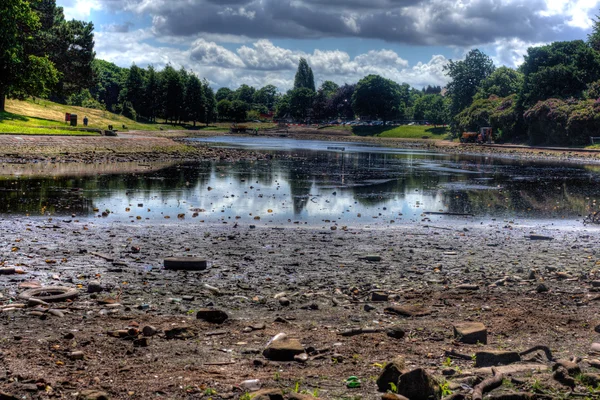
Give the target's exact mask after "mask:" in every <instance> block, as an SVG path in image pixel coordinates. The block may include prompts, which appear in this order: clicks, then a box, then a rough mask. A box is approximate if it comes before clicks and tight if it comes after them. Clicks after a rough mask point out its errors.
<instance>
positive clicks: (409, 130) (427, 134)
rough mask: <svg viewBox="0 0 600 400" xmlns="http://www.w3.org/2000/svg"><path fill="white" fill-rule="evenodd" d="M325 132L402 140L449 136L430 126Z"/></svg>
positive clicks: (339, 127) (367, 128)
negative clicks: (340, 132)
mask: <svg viewBox="0 0 600 400" xmlns="http://www.w3.org/2000/svg"><path fill="white" fill-rule="evenodd" d="M327 130H343V131H348V132H352V134H354V135H356V136H377V137H383V138H403V139H445V138H446V137H447V136H448V135H449V134H450V131H449V130H448V128H444V127H437V128H435V127H433V126H430V125H429V126H428V125H401V126H332V127H328V128H325V129H323V131H327Z"/></svg>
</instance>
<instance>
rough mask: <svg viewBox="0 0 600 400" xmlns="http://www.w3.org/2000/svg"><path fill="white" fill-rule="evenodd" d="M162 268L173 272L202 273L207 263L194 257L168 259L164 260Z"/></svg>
mask: <svg viewBox="0 0 600 400" xmlns="http://www.w3.org/2000/svg"><path fill="white" fill-rule="evenodd" d="M164 267H165V269H168V270H175V271H179V270H182V271H204V270H205V269H206V268H208V261H206V260H204V259H201V258H196V257H169V258H165V259H164Z"/></svg>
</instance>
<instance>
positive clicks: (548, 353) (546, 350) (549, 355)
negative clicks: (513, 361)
mask: <svg viewBox="0 0 600 400" xmlns="http://www.w3.org/2000/svg"><path fill="white" fill-rule="evenodd" d="M538 350H541V351H543V352H544V354H545V355H546V358H547V359H548V361H554V357H552V352H551V351H550V348H549V347H548V346H540V345H538V346H533V347H532V348H530V349H527V350H525V351H522V352H520V353H519V355H520V356H521V357H523V356H525V355H527V354H529V353H533V352H534V351H538Z"/></svg>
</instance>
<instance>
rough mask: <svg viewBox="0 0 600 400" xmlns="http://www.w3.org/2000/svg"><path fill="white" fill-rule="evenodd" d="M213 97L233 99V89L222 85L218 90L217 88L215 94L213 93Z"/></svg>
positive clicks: (218, 99)
mask: <svg viewBox="0 0 600 400" xmlns="http://www.w3.org/2000/svg"><path fill="white" fill-rule="evenodd" d="M215 97H216V99H217V101H221V100H233V90H231V89H229V88H227V87H222V88H220V89H219V90H217V94H216V95H215Z"/></svg>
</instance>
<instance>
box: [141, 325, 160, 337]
mask: <svg viewBox="0 0 600 400" xmlns="http://www.w3.org/2000/svg"><path fill="white" fill-rule="evenodd" d="M157 332H158V330H157V329H156V328H155V327H153V326H152V325H147V326H145V327H144V328H143V329H142V335H144V336H147V337H151V336H154V335H156V333H157Z"/></svg>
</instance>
